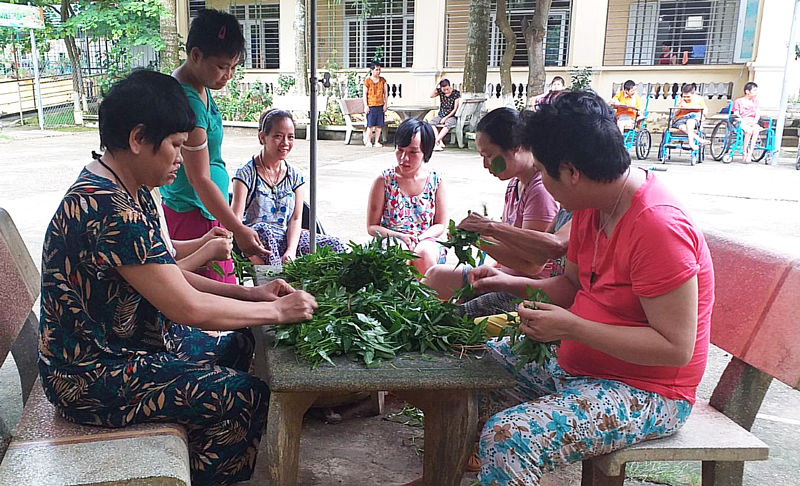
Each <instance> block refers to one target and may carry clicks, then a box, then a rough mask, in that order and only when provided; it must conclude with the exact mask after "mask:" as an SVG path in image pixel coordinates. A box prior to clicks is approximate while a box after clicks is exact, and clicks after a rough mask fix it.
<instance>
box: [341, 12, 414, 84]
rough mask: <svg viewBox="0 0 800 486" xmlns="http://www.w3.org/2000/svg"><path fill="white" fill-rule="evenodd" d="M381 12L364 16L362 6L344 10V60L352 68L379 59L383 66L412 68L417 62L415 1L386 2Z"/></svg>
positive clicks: (363, 65) (364, 65) (361, 66)
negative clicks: (415, 50) (415, 51)
mask: <svg viewBox="0 0 800 486" xmlns="http://www.w3.org/2000/svg"><path fill="white" fill-rule="evenodd" d="M381 10H382V11H380V12H377V13H376V12H371V13H369V14H367V15H365V14H364V13H363V12H362V11H361V4H360V3H357V2H352V1H348V2H346V3H345V8H344V39H343V41H344V61H345V64H346V66H347V67H349V68H363V67H366V66H367V65H368V64H369V63H370V62H371V61H372V60H373V59H380V60H381V62H382V63H383V65H384V67H393V68H409V67H411V65H412V64H413V62H414V0H386V1H385V2H384V3H383V4H381Z"/></svg>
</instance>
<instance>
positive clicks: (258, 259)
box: [247, 255, 267, 265]
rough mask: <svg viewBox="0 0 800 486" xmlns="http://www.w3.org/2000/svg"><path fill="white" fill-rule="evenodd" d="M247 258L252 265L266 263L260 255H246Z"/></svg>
mask: <svg viewBox="0 0 800 486" xmlns="http://www.w3.org/2000/svg"><path fill="white" fill-rule="evenodd" d="M247 259H248V260H250V261H251V262H253V264H254V265H266V264H267V261H266V260H264V259H263V258H261V255H250V256H249V257H247Z"/></svg>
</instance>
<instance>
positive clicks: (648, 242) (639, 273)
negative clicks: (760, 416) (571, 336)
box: [558, 169, 714, 403]
mask: <svg viewBox="0 0 800 486" xmlns="http://www.w3.org/2000/svg"><path fill="white" fill-rule="evenodd" d="M632 170H635V169H632ZM599 226H600V225H599V211H598V210H594V209H587V210H580V211H575V212H574V213H573V219H572V231H571V234H570V240H569V250H568V252H567V259H568V260H569V261H571V262H575V263H576V264H577V265H578V273H579V278H580V283H581V290H579V291H578V293H577V294H576V295H575V300H574V302H573V304H572V307H570V311H572V312H573V313H574V314H575V315H577V316H580V317H582V318H584V319H587V320H590V321H594V322H600V323H604V324H606V325H610V326H628V327H642V326H647V325H648V322H647V316H646V315H645V313H644V310H643V309H642V305H641V303H640V301H639V298H640V297H657V296H660V295H663V294H666V293H668V292H670V291H672V290H675V289H676V288H678V287H679V286H680V285H682V284H683V283H685V282H686V281H687V280H689V279H690V278H692V277H693V276H695V275H697V285H698V312H697V314H698V315H697V338H696V340H695V347H694V354H693V356H692V358H691V360H690V361H689V363H688V364H686V365H685V366H681V367H674V366H645V365H637V364H632V363H629V362H627V361H623V360H620V359H617V358H614V357H612V356H609V355H608V354H605V353H603V352H600V351H597V350H595V349H593V348H590V347H588V346H586V345H583V344H581V343H578V342H575V341H569V340H564V341H562V342H561V347H560V349H559V351H558V362H559V364H560V365H561V367H562V368H564V370H566V371H567V372H568V373H570V374H573V375H577V376H593V377H596V378H606V379H611V380H617V381H621V382H624V383H627V384H628V385H631V386H633V387H636V388H639V389H642V390H648V391H653V392H656V393H659V394H661V395H663V396H665V397H668V398H672V399H684V400H688V401H689V402H691V403H694V401H695V391H696V389H697V385H698V383H700V379H701V378H702V377H703V372H704V371H705V366H706V358H707V355H708V342H709V336H710V329H711V309H712V307H713V306H714V268H713V266H712V263H711V254H710V252H709V250H708V246H707V245H706V241H705V238H704V237H703V234H702V233H701V231H700V229H699V228H698V227H697V226H696V225H695V223H694V222H693V221H692V219H691V218H690V217H689V215H688V214H687V213H686V211H685V210H684V209H683V205H682V204H681V203H680V202H679V201H678V200H677V198H676V197H675V196H674V195H673V194H672V193H671V192H670V191H669V190H668V189H667V188H666V186H664V185H663V184H661V183H660V182H659V181H658V180H657V179H656V178H655V176H653V174H652V173H650V172H648V173H647V180H646V182H645V183H644V184H643V185H642V186H641V187H640V188H639V189H638V190H637V191H636V193H635V194H634V195H633V199H632V201H631V206H630V208H628V210H627V211H626V212H625V214H623V215H622V218H621V219H620V220H619V222H618V223H617V225H616V226H615V227H614V231H613V233H612V235H611V237H610V238H607V237H606V235H605V234H601V235H600V239H599V242H598V245H597V265H596V274H597V277H596V280H595V282H594V284H593V285H592V286H591V288H590V286H589V278H590V273H591V270H590V268H591V265H592V257H593V254H594V251H595V250H594V242H595V237H596V235H597V231H598V229H599Z"/></svg>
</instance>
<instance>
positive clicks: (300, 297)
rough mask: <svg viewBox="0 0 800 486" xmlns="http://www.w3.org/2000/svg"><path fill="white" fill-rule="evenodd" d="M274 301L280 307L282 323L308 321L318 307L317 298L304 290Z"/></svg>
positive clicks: (279, 313)
mask: <svg viewBox="0 0 800 486" xmlns="http://www.w3.org/2000/svg"><path fill="white" fill-rule="evenodd" d="M273 303H274V304H275V305H276V306H277V307H278V320H279V322H280V323H281V324H290V323H293V322H303V321H308V320H310V319H311V317H312V316H313V314H314V309H316V308H317V299H315V298H314V296H313V295H311V294H309V293H308V292H305V291H303V290H296V291H294V292H292V293H291V294H288V295H284V296H283V297H280V298H278V299H277V300H274V301H273Z"/></svg>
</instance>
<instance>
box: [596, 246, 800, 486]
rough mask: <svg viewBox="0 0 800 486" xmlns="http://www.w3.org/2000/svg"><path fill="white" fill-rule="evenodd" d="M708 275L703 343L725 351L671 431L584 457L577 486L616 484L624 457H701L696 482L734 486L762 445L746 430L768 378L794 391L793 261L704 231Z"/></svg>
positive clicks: (798, 327) (799, 375) (797, 316)
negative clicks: (711, 378)
mask: <svg viewBox="0 0 800 486" xmlns="http://www.w3.org/2000/svg"><path fill="white" fill-rule="evenodd" d="M705 236H706V240H707V241H708V244H709V247H710V248H711V255H712V258H713V260H714V273H715V279H716V292H715V293H716V303H715V305H714V312H713V315H712V321H711V342H712V343H713V344H714V345H716V346H718V347H720V348H722V349H723V350H725V351H726V352H728V353H730V354H731V355H732V357H731V361H730V363H729V364H728V366H727V368H726V369H725V371H724V372H723V374H722V376H721V377H720V380H719V382H718V383H717V385H716V387H715V388H714V392H713V394H712V396H711V399H710V400H709V402H708V403H706V402H704V401H702V400H698V401H697V404H696V405H695V406H694V409H693V411H692V413H691V415H690V416H689V419H688V421H687V422H686V424H685V425H684V426H683V427H682V428H681V429H680V430H679V431H678V432H677V433H676V434H675V435H672V436H670V437H666V438H663V439H657V440H652V441H646V442H642V443H639V444H636V445H634V446H631V447H627V448H625V449H621V450H619V451H616V452H613V453H611V454H606V455H604V456H599V457H595V458H592V459H588V460H586V461H584V464H583V481H582V483H581V484H582V485H583V486H612V485H613V486H620V485H622V484H623V481H624V479H625V463H627V462H634V461H702V463H703V473H702V474H703V486H712V485H713V486H741V485H742V477H743V472H744V462H745V461H758V460H766V459H767V456H768V452H769V448H768V446H767V445H766V444H765V443H763V442H762V441H761V440H759V439H758V438H757V437H755V436H754V435H753V434H751V433H750V432H749V430H750V428H751V427H752V425H753V422H754V421H755V417H756V414H757V413H758V410H759V408H760V407H761V402H762V401H763V399H764V395H765V394H766V393H767V389H768V388H769V385H770V383H771V382H772V379H773V378H775V379H778V380H780V381H782V382H784V383H786V384H788V385H789V386H791V387H793V388H795V389H800V340H798V339H797V335H798V332H799V331H800V307H798V305H797V296H798V295H800V259H798V258H796V257H790V256H787V255H782V254H778V253H774V252H770V251H766V250H763V249H761V248H756V247H753V246H752V245H749V244H747V243H743V242H740V241H737V240H736V239H734V238H731V237H728V236H727V235H722V234H719V233H716V232H706V235H705Z"/></svg>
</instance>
